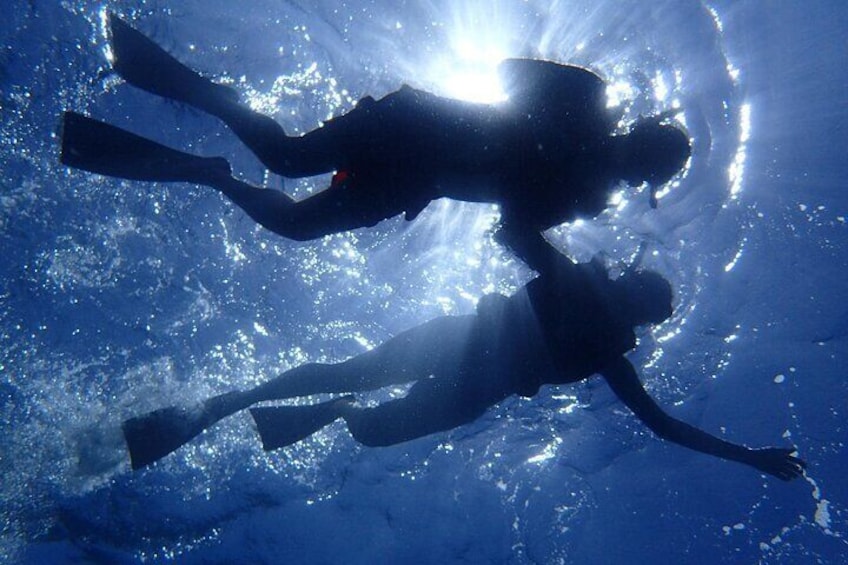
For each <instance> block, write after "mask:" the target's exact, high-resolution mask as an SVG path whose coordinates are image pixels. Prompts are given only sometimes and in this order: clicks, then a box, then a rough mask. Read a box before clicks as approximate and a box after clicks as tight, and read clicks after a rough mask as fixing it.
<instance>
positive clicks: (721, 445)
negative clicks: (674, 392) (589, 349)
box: [601, 357, 805, 481]
mask: <svg viewBox="0 0 848 565" xmlns="http://www.w3.org/2000/svg"><path fill="white" fill-rule="evenodd" d="M601 374H602V375H603V377H604V378H605V379H606V381H607V382H608V383H609V385H610V387H611V388H612V390H613V392H615V394H616V395H617V396H618V397H619V398H620V399H621V401H622V402H624V403H625V404H626V405H627V407H628V408H630V409H631V410H633V412H634V413H635V414H636V416H637V417H638V418H639V419H640V420H642V421H643V422H644V423H645V425H647V426H648V427H649V428H650V429H651V431H653V432H654V433H655V434H657V435H658V436H660V437H661V438H663V439H667V440H669V441H673V442H674V443H677V444H680V445H682V446H685V447H688V448H690V449H694V450H696V451H701V452H703V453H708V454H710V455H715V456H716V457H721V458H722V459H730V460H731V461H738V462H739V463H744V464H745V465H750V466H751V467H754V468H756V469H759V470H760V471H762V472H763V473H768V474H770V475H774V476H775V477H777V478H779V479H782V480H784V481H789V480H792V479H795V478H797V477H799V476H801V475H802V474H803V472H804V467H805V464H804V462H803V461H802V460H801V459H799V458H797V457H794V456H792V455H791V454H792V452H793V451H794V450H793V449H784V448H775V447H768V448H763V449H751V448H748V447H744V446H741V445H736V444H734V443H730V442H727V441H724V440H721V439H718V438H717V437H715V436H712V435H710V434H708V433H706V432H703V431H701V430H699V429H698V428H695V427H693V426H690V425H689V424H686V423H684V422H681V421H680V420H676V419H674V418H672V417H671V416H669V415H668V414H666V413H665V412H663V410H662V408H660V407H659V406H658V405H657V403H656V402H654V400H653V399H652V398H651V397H650V396H648V393H647V392H646V391H645V389H644V387H643V386H642V383H641V382H640V381H639V377H638V375H637V374H636V370H635V369H634V368H633V365H632V364H631V363H630V362H629V361H628V360H627V359H625V358H624V357H620V358H618V359H616V360H615V361H613V362H612V363H610V364H609V365H607V366H606V367H604V369H603V371H601Z"/></svg>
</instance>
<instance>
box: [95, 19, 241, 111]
mask: <svg viewBox="0 0 848 565" xmlns="http://www.w3.org/2000/svg"><path fill="white" fill-rule="evenodd" d="M109 27H110V29H111V32H112V54H113V56H114V61H113V68H114V69H115V71H116V72H117V73H118V74H119V75H120V76H121V78H123V79H124V80H126V81H127V82H128V83H130V84H132V85H133V86H137V87H138V88H140V89H142V90H145V91H147V92H150V93H152V94H157V95H159V96H163V97H165V98H170V99H171V100H177V101H180V102H185V103H187V104H190V105H192V106H194V107H196V108H199V109H201V110H203V111H205V112H208V113H211V114H214V113H215V112H216V110H218V109H220V108H221V107H222V106H227V105H233V104H236V105H237V104H238V92H237V91H236V90H234V89H232V88H230V87H228V86H224V85H221V84H216V83H214V82H212V81H211V80H209V79H207V78H204V77H202V76H201V75H200V74H198V73H197V72H195V71H193V70H191V69H190V68H188V67H187V66H185V65H183V64H182V63H180V62H179V61H178V60H176V59H175V58H174V57H172V56H171V55H170V54H168V52H166V51H165V50H164V49H162V48H161V47H159V46H158V45H156V44H155V43H154V42H153V41H151V40H150V39H148V38H147V37H145V36H144V35H143V34H142V33H140V32H138V31H137V30H135V29H133V28H132V27H130V25H129V24H127V23H126V22H125V21H123V20H122V19H120V18H119V17H117V16H116V15H114V14H111V15H110V16H109Z"/></svg>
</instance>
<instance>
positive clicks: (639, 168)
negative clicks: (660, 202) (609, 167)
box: [619, 118, 692, 206]
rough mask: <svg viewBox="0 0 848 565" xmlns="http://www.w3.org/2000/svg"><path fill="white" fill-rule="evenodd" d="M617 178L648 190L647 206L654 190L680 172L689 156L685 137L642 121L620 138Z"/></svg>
mask: <svg viewBox="0 0 848 565" xmlns="http://www.w3.org/2000/svg"><path fill="white" fill-rule="evenodd" d="M620 139H621V151H620V155H619V159H620V162H619V164H620V166H621V167H622V171H621V178H623V179H624V180H625V181H627V183H628V184H631V185H634V186H635V185H639V184H642V183H646V182H647V183H648V184H649V185H650V186H651V205H652V206H655V205H656V203H655V201H654V193H655V192H656V190H657V188H659V187H660V186H662V185H663V184H665V183H667V182H668V181H669V180H671V177H673V176H674V175H676V174H677V173H679V172H680V171H681V170H683V167H684V166H685V165H686V161H688V160H689V156H690V155H691V154H692V145H691V144H690V143H689V137H688V136H687V135H686V133H684V132H683V131H682V130H681V129H680V128H678V127H675V126H673V125H667V124H661V123H660V122H659V120H658V119H657V118H643V119H640V120H639V121H638V122H636V125H634V126H633V127H632V128H631V130H630V132H629V133H628V134H627V135H624V136H620Z"/></svg>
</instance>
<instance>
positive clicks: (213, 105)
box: [110, 15, 361, 177]
mask: <svg viewBox="0 0 848 565" xmlns="http://www.w3.org/2000/svg"><path fill="white" fill-rule="evenodd" d="M110 27H111V30H112V50H113V55H114V63H113V64H114V69H115V71H116V72H117V73H118V74H119V75H120V76H121V77H122V78H124V80H126V81H127V82H128V83H130V84H132V85H134V86H136V87H138V88H141V89H142V90H145V91H147V92H150V93H152V94H157V95H159V96H164V97H166V98H170V99H172V100H177V101H180V102H184V103H186V104H189V105H191V106H194V107H195V108H198V109H200V110H203V111H204V112H206V113H208V114H211V115H213V116H216V117H218V118H219V119H221V120H222V121H223V122H224V123H225V124H227V126H228V127H229V128H230V129H231V130H232V131H233V132H234V133H235V134H236V135H237V136H238V137H239V139H241V140H242V142H243V143H244V144H245V145H247V146H248V147H249V148H250V150H251V151H253V153H254V154H256V156H257V157H258V158H259V160H260V161H262V163H263V164H264V165H265V166H266V167H268V169H269V170H271V171H273V172H275V173H277V174H281V175H284V176H288V177H302V176H312V175H316V174H321V173H327V172H331V171H333V170H334V169H335V168H336V167H337V166H338V165H339V163H340V162H342V158H343V156H342V155H340V154H339V146H338V143H337V141H338V138H335V137H333V136H331V135H327V132H321V134H319V135H315V136H304V137H302V138H301V137H288V136H287V135H286V133H285V131H284V130H283V128H282V127H281V126H280V125H279V124H278V123H277V122H276V121H275V120H274V119H273V118H271V117H270V116H266V115H264V114H260V113H258V112H254V111H252V110H251V109H249V108H247V107H245V106H242V105H241V104H239V100H238V93H237V92H236V91H235V90H234V89H232V88H229V87H227V86H224V85H221V84H216V83H214V82H212V81H211V80H209V79H207V78H205V77H203V76H201V75H200V74H198V73H197V72H195V71H193V70H192V69H190V68H188V67H186V66H185V65H183V64H182V63H180V62H179V61H177V60H176V59H175V58H174V57H172V56H171V55H170V54H168V53H167V52H166V51H165V50H164V49H162V48H161V47H159V46H158V45H156V44H155V43H154V42H153V41H151V40H150V39H148V38H147V37H145V36H144V35H143V34H141V33H140V32H138V31H136V30H135V29H133V28H132V27H130V26H129V25H128V24H127V23H126V22H124V21H123V20H121V19H120V18H118V17H117V16H114V15H112V16H111V17H110ZM360 141H361V140H360Z"/></svg>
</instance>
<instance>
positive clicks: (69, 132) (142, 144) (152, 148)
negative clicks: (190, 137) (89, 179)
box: [60, 112, 230, 184]
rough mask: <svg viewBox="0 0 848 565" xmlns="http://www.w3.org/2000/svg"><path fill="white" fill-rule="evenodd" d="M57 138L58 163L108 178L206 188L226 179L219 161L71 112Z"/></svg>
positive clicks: (225, 165)
mask: <svg viewBox="0 0 848 565" xmlns="http://www.w3.org/2000/svg"><path fill="white" fill-rule="evenodd" d="M61 137H62V153H61V156H60V161H61V162H62V163H64V164H65V165H68V166H69V167H74V168H76V169H82V170H84V171H89V172H92V173H97V174H101V175H106V176H109V177H117V178H122V179H129V180H143V181H159V182H193V183H198V184H209V183H210V182H212V181H213V180H214V179H220V178H221V177H222V176H225V177H228V176H230V165H229V163H228V162H227V160H226V159H224V158H223V157H212V158H207V157H199V156H197V155H190V154H188V153H183V152H182V151H177V150H176V149H171V148H170V147H165V146H164V145H160V144H159V143H156V142H155V141H151V140H149V139H146V138H144V137H141V136H139V135H136V134H134V133H130V132H128V131H126V130H123V129H121V128H118V127H115V126H112V125H109V124H106V123H103V122H99V121H97V120H93V119H91V118H88V117H86V116H83V115H82V114H77V113H75V112H65V114H64V115H63V116H62V126H61Z"/></svg>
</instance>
